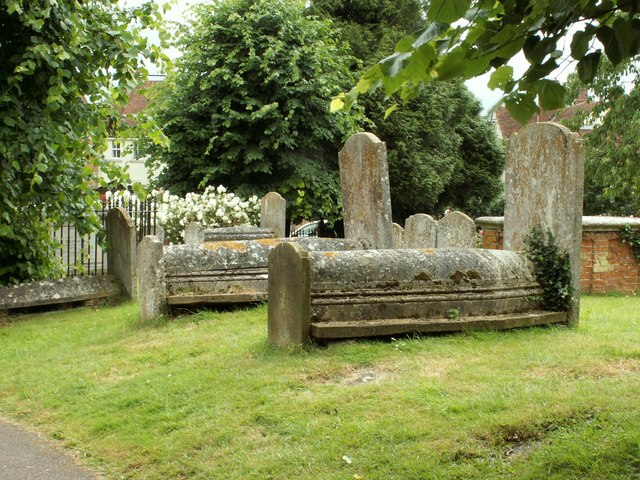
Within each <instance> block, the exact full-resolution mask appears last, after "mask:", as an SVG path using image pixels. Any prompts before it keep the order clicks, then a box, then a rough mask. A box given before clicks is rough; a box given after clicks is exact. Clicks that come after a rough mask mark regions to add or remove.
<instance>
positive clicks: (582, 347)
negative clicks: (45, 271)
mask: <svg viewBox="0 0 640 480" xmlns="http://www.w3.org/2000/svg"><path fill="white" fill-rule="evenodd" d="M266 311H267V310H266V308H265V307H264V306H258V307H255V308H250V309H243V310H235V311H226V312H199V313H197V314H194V315H190V316H184V317H180V318H178V319H174V320H169V321H164V322H158V323H156V324H153V325H148V324H144V325H141V324H140V322H139V320H138V307H137V306H136V305H128V306H121V307H109V308H104V309H89V308H86V309H81V310H77V311H65V312H54V313H49V314H47V315H32V316H24V317H22V318H21V320H20V322H18V323H13V324H11V325H7V326H3V327H0V368H1V369H2V371H3V375H2V376H0V415H4V416H6V417H10V418H13V419H15V420H17V421H18V422H19V423H21V424H23V425H28V426H31V427H32V428H34V429H36V430H37V431H39V432H41V433H43V434H45V435H47V436H48V437H49V438H53V439H57V440H56V441H57V442H58V443H60V444H61V445H63V446H65V447H66V448H68V449H71V450H75V451H77V452H78V453H79V455H78V456H79V458H81V459H83V460H82V461H83V463H87V464H89V465H90V466H93V467H94V468H96V469H97V470H99V471H100V472H102V473H104V474H105V478H106V479H107V480H110V479H118V480H119V479H144V480H147V479H148V480H150V479H158V478H178V479H179V478H185V479H186V478H189V479H216V478H224V479H227V478H230V479H241V478H242V479H244V478H300V479H318V478H322V479H330V480H332V479H335V480H337V479H345V478H346V479H350V478H362V479H369V480H371V479H380V480H382V479H385V480H386V479H388V478H403V479H422V478H434V479H436V478H437V479H443V480H448V479H451V480H453V479H462V478H464V479H486V478H490V479H498V478H505V479H506V478H518V479H539V478H545V479H546V478H550V479H557V480H559V479H566V478H593V479H595V478H607V479H619V480H622V479H627V478H634V477H635V476H638V473H639V472H640V463H639V462H638V459H639V458H640V412H639V411H638V409H637V398H638V396H639V395H640V375H639V374H640V348H639V347H638V345H640V313H639V312H640V298H638V297H629V298H621V297H615V298H614V297H594V296H587V297H583V300H582V318H581V322H580V324H579V325H578V326H577V327H576V328H571V329H569V328H563V327H553V326H552V327H545V328H527V329H519V330H514V331H503V332H490V331H488V332H472V333H469V334H465V333H457V334H454V335H440V336H434V337H430V336H403V337H402V338H398V339H395V340H389V339H387V340H386V341H349V342H338V343H335V344H329V345H327V346H326V348H324V349H316V348H299V349H297V350H296V351H295V355H290V353H289V352H283V351H281V350H278V349H276V348H273V347H271V346H269V345H268V343H267V342H266ZM345 457H346V458H348V459H349V460H350V461H349V462H348V461H347V460H345V459H344V458H345Z"/></svg>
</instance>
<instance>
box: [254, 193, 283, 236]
mask: <svg viewBox="0 0 640 480" xmlns="http://www.w3.org/2000/svg"><path fill="white" fill-rule="evenodd" d="M286 225H287V202H286V201H285V199H284V198H282V196H281V195H280V194H279V193H276V192H269V193H267V194H266V195H265V196H264V197H262V200H261V201H260V226H261V227H263V228H268V229H270V230H271V231H272V232H273V234H274V236H275V238H284V235H285V231H286Z"/></svg>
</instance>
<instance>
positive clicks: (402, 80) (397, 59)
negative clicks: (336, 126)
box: [332, 0, 640, 123]
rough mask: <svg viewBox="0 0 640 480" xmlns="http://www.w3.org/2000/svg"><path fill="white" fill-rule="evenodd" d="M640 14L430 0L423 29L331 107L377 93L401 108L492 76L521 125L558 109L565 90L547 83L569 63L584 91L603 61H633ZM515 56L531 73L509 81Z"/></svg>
mask: <svg viewBox="0 0 640 480" xmlns="http://www.w3.org/2000/svg"><path fill="white" fill-rule="evenodd" d="M639 9H640V1H638V0H576V1H546V0H545V1H540V0H498V1H495V0H432V1H431V2H430V3H429V8H428V11H427V15H426V18H425V19H424V23H423V27H422V28H421V29H419V30H417V31H416V32H414V33H412V34H410V35H408V36H406V37H404V38H403V39H401V40H400V41H399V42H398V43H397V44H396V47H395V52H394V53H393V54H392V55H390V56H388V57H386V58H384V59H383V60H381V61H380V62H378V63H377V64H376V65H374V66H372V67H371V68H369V69H368V70H367V71H366V72H364V73H363V74H362V75H361V76H360V80H359V81H358V83H357V85H356V86H355V87H354V88H353V89H352V90H351V91H350V92H349V93H347V94H342V95H339V96H337V97H336V98H335V99H334V101H333V103H332V106H333V108H334V109H340V108H342V107H343V106H344V105H345V104H346V105H347V106H349V105H352V104H353V103H354V102H355V100H356V99H357V97H358V95H359V94H361V93H364V92H369V91H372V90H376V89H378V88H382V89H383V90H384V92H385V94H386V95H388V96H391V95H394V94H397V96H398V97H399V98H400V99H401V100H402V101H406V100H408V99H410V98H411V97H413V96H415V94H416V92H417V89H418V86H419V85H420V84H421V83H423V82H429V81H433V80H440V81H442V80H450V79H454V78H458V79H468V78H472V77H476V76H478V75H481V74H484V73H487V72H492V73H491V77H490V80H489V86H490V87H491V88H499V89H501V90H503V91H504V93H505V96H504V103H505V105H506V107H507V109H508V110H509V112H510V113H511V114H512V115H513V117H514V118H516V119H517V120H519V121H520V122H521V123H524V122H526V121H527V120H528V119H529V118H530V117H531V116H532V115H533V114H534V113H536V112H537V111H538V110H539V108H543V109H545V110H552V109H555V108H559V107H562V106H563V105H564V102H565V99H566V90H565V88H564V87H563V86H562V85H561V84H560V83H559V82H558V81H557V80H553V79H550V78H548V77H549V76H550V75H551V74H552V73H553V72H556V71H558V70H559V69H562V68H564V67H565V65H566V64H567V63H570V62H572V61H573V62H576V63H577V73H578V76H579V77H580V79H581V80H582V81H583V82H586V83H589V82H591V81H592V80H593V78H594V77H595V74H596V72H597V70H598V65H599V63H600V61H601V59H602V58H604V57H606V58H608V59H609V60H610V61H611V62H612V63H613V64H614V65H618V64H619V63H620V62H622V61H624V60H625V59H629V58H631V57H633V56H634V55H636V54H637V53H638V51H639V49H640V18H638V12H639ZM574 30H575V31H574ZM565 41H567V42H570V43H569V45H570V56H569V57H568V58H564V57H563V49H562V46H563V42H565ZM519 52H522V53H524V56H525V58H526V60H527V61H528V62H529V68H528V69H527V70H526V71H525V72H524V73H523V74H522V75H521V76H519V77H517V78H515V77H514V72H513V68H512V67H511V66H509V65H507V62H508V61H509V60H510V59H511V58H512V57H514V56H515V55H516V54H517V53H519ZM393 109H394V106H392V107H391V108H390V109H389V112H391V111H392V110H393Z"/></svg>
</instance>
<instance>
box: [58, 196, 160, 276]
mask: <svg viewBox="0 0 640 480" xmlns="http://www.w3.org/2000/svg"><path fill="white" fill-rule="evenodd" d="M115 207H122V208H124V209H125V210H126V211H127V213H128V214H129V216H130V217H131V220H133V224H134V225H135V228H136V238H137V241H138V242H141V241H142V239H143V238H144V237H145V236H146V235H155V234H156V232H157V227H158V219H157V214H158V202H157V201H156V199H155V198H150V199H147V200H140V199H138V198H137V197H135V196H130V197H128V198H127V197H122V196H110V197H107V198H104V199H103V201H102V208H101V209H100V210H98V212H97V213H98V215H99V217H100V219H101V220H102V228H103V230H104V232H105V233H106V221H107V214H108V213H109V210H111V209H112V208H115ZM98 237H99V236H98V235H96V234H91V235H80V234H79V233H78V231H77V229H76V227H75V225H72V224H67V225H63V226H62V227H60V228H58V229H55V230H53V231H52V234H51V238H52V240H53V241H54V242H56V243H57V244H59V245H60V247H59V248H58V249H56V251H55V257H56V258H58V259H59V260H60V262H61V264H62V268H63V269H64V270H65V271H66V274H67V276H68V277H74V276H91V275H93V276H95V275H104V274H106V273H107V253H106V251H105V250H104V249H103V248H102V245H100V242H99V238H98Z"/></svg>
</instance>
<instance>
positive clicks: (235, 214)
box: [156, 185, 260, 243]
mask: <svg viewBox="0 0 640 480" xmlns="http://www.w3.org/2000/svg"><path fill="white" fill-rule="evenodd" d="M156 195H157V197H156V198H157V199H158V202H159V205H158V220H159V221H160V225H162V228H164V232H165V236H166V238H167V239H168V240H169V241H170V242H173V243H182V241H183V240H184V227H185V226H186V225H188V224H189V223H191V222H198V223H200V224H201V225H202V226H203V227H205V228H216V227H233V226H236V225H257V224H258V223H259V222H260V199H259V198H258V197H257V196H255V195H253V196H251V197H250V198H249V199H246V200H245V199H243V198H241V197H239V196H237V195H235V194H234V193H231V192H227V189H226V188H225V187H223V186H222V185H220V186H218V187H217V188H214V187H207V189H206V190H205V191H204V192H203V193H202V194H198V193H187V194H186V195H185V197H184V198H182V197H178V196H177V195H171V194H170V193H169V192H168V191H165V192H163V193H162V195H158V194H156Z"/></svg>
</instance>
